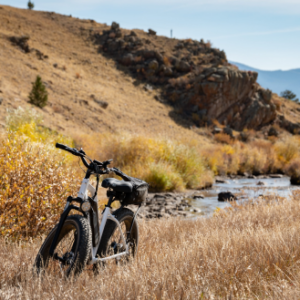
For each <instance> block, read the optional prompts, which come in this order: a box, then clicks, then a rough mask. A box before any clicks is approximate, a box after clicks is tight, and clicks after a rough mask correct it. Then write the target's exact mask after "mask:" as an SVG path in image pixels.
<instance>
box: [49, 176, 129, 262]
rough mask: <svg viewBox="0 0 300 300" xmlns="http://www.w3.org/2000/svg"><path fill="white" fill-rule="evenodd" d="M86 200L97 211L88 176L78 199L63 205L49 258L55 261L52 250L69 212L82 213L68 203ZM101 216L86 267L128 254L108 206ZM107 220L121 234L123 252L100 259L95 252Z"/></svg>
mask: <svg viewBox="0 0 300 300" xmlns="http://www.w3.org/2000/svg"><path fill="white" fill-rule="evenodd" d="M88 192H90V193H91V195H94V196H93V199H91V198H89V197H88ZM112 198H113V196H111V197H110V199H109V203H111V202H112ZM88 199H89V201H94V204H95V207H96V209H97V211H98V197H97V195H96V189H95V188H94V187H93V186H92V185H91V184H90V182H89V176H88V178H84V179H83V180H82V183H81V186H80V190H79V192H78V197H77V198H72V197H69V198H68V200H67V203H66V205H65V208H64V211H63V213H62V214H61V218H60V221H59V224H58V227H57V231H56V234H55V237H54V239H53V241H52V244H51V247H50V251H49V254H50V256H52V257H54V258H56V259H57V254H55V255H54V249H55V247H56V243H57V240H58V237H59V234H60V231H61V229H62V227H63V224H64V222H65V220H66V218H67V216H68V214H69V212H70V211H71V210H72V209H75V210H78V211H81V212H83V211H82V210H81V208H79V207H78V206H75V205H71V204H70V203H71V202H72V201H75V202H79V203H82V202H83V201H87V200H88ZM102 214H103V217H102V220H101V224H100V226H99V228H97V229H96V230H98V232H97V233H98V234H99V240H98V242H97V243H96V245H93V244H92V246H91V253H90V259H89V261H88V263H87V264H88V265H91V264H95V263H97V262H100V261H106V260H109V259H115V258H118V257H121V256H124V255H127V254H129V246H128V244H127V243H126V239H125V237H124V234H123V232H122V229H121V225H120V223H119V221H118V220H117V219H116V218H115V217H114V216H113V215H112V213H111V207H110V206H106V207H105V209H104V211H103V213H102ZM85 215H86V216H87V214H86V213H85ZM96 216H97V218H98V214H96ZM107 220H111V221H113V222H115V223H116V225H117V227H118V229H119V230H120V234H121V237H122V242H123V244H124V245H125V251H123V252H121V253H118V254H114V255H111V256H107V257H104V258H100V257H97V251H98V248H99V246H100V243H101V238H102V236H103V232H104V228H105V225H106V223H107ZM89 221H90V226H91V227H92V226H93V224H92V222H93V220H92V219H89ZM133 221H134V219H133ZM58 259H59V258H58Z"/></svg>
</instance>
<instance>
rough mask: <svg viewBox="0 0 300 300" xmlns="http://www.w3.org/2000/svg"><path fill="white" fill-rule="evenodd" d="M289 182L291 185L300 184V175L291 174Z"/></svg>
mask: <svg viewBox="0 0 300 300" xmlns="http://www.w3.org/2000/svg"><path fill="white" fill-rule="evenodd" d="M290 182H291V184H292V185H300V177H299V176H296V175H292V176H291V179H290Z"/></svg>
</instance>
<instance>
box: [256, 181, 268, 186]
mask: <svg viewBox="0 0 300 300" xmlns="http://www.w3.org/2000/svg"><path fill="white" fill-rule="evenodd" d="M257 185H266V184H265V183H264V182H263V181H259V182H258V183H257Z"/></svg>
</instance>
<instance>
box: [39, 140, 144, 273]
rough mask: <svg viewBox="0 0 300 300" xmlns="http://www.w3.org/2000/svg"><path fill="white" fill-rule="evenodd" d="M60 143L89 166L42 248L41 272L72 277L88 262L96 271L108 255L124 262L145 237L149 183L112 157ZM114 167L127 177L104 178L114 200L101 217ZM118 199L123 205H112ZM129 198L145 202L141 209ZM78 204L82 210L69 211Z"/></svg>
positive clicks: (108, 257)
mask: <svg viewBox="0 0 300 300" xmlns="http://www.w3.org/2000/svg"><path fill="white" fill-rule="evenodd" d="M56 148H59V149H62V150H65V151H68V152H70V153H71V154H73V155H75V156H78V157H80V158H81V160H82V162H83V164H84V166H85V167H86V168H87V171H86V174H85V177H84V179H83V180H82V183H81V186H80V189H79V192H78V195H77V197H76V198H74V197H72V196H69V197H68V198H67V203H66V205H65V208H64V210H63V212H62V214H61V217H60V220H59V223H58V224H57V225H56V226H55V227H54V228H53V229H52V230H51V232H50V233H49V234H48V236H47V237H46V239H45V241H44V243H43V244H42V246H41V248H40V250H39V252H38V254H37V257H36V260H35V268H36V270H37V272H38V273H41V272H42V271H43V270H45V269H50V270H53V271H59V272H61V273H62V274H64V276H66V277H68V276H70V275H71V274H73V275H74V276H77V275H79V274H80V273H81V272H82V271H83V269H84V268H85V267H86V266H87V265H92V266H93V267H92V269H93V270H94V271H95V272H96V271H97V270H99V265H100V264H105V262H106V261H108V260H115V262H117V263H118V262H119V261H120V260H123V261H127V260H128V259H129V258H130V257H134V256H135V255H136V253H137V250H138V241H139V231H138V224H137V220H136V216H137V214H138V211H139V209H140V207H141V205H142V204H143V202H144V201H145V200H146V196H147V193H148V187H149V185H148V184H147V183H146V182H145V181H143V180H140V179H137V178H133V177H130V176H127V175H126V174H124V173H122V172H121V171H120V170H119V169H117V168H111V169H110V168H108V165H109V164H110V163H111V161H112V159H110V160H107V161H104V162H100V161H97V160H92V159H90V158H89V157H88V156H87V155H86V153H85V152H84V151H83V149H80V150H77V149H76V148H70V147H68V146H65V145H63V144H59V143H57V144H56ZM87 160H88V161H89V162H88V161H87ZM110 172H114V173H115V174H116V175H118V176H120V177H121V178H122V179H123V180H118V179H115V178H106V179H104V180H103V181H102V184H101V185H102V187H104V188H108V190H107V197H108V203H107V204H106V205H105V209H104V210H103V212H102V220H101V223H100V222H99V211H98V198H97V193H98V188H99V178H100V176H101V175H104V174H109V173H110ZM92 175H95V176H96V179H97V183H96V187H93V186H92V185H91V183H90V177H91V176H92ZM88 193H90V195H91V196H89V195H88ZM116 200H118V201H120V204H121V206H120V208H119V209H117V210H115V211H112V207H111V205H112V203H113V202H114V201H116ZM74 202H75V203H77V204H79V206H78V205H74ZM129 204H134V205H138V206H139V207H138V209H137V211H136V212H135V213H133V211H132V210H130V209H128V208H126V207H125V206H127V205H129ZM72 210H75V211H78V212H80V214H73V215H69V213H70V212H71V211H72Z"/></svg>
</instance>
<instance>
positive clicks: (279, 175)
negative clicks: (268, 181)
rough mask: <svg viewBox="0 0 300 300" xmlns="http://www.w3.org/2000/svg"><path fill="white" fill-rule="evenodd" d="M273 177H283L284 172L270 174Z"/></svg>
mask: <svg viewBox="0 0 300 300" xmlns="http://www.w3.org/2000/svg"><path fill="white" fill-rule="evenodd" d="M269 176H270V177H271V178H282V177H283V175H282V174H270V175H269Z"/></svg>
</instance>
